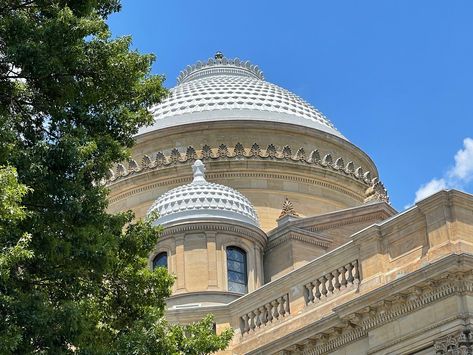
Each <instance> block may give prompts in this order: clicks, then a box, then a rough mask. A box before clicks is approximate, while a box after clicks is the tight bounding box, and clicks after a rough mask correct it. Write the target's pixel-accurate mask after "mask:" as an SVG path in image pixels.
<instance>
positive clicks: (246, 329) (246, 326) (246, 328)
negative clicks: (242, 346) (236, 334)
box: [241, 314, 250, 334]
mask: <svg viewBox="0 0 473 355" xmlns="http://www.w3.org/2000/svg"><path fill="white" fill-rule="evenodd" d="M241 320H242V321H243V329H242V333H243V334H245V333H248V332H249V331H250V324H249V323H248V314H244V315H243V316H241Z"/></svg>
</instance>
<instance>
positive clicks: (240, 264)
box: [227, 246, 248, 293]
mask: <svg viewBox="0 0 473 355" xmlns="http://www.w3.org/2000/svg"><path fill="white" fill-rule="evenodd" d="M246 273H247V270H246V253H245V251H244V250H242V249H240V248H238V247H233V246H232V247H227V275H228V291H231V292H238V293H247V292H248V286H247V283H248V278H247V276H246Z"/></svg>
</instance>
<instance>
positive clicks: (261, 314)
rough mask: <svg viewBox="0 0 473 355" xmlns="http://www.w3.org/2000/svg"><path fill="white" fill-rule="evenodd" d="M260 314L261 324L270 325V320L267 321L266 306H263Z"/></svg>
mask: <svg viewBox="0 0 473 355" xmlns="http://www.w3.org/2000/svg"><path fill="white" fill-rule="evenodd" d="M259 314H260V324H261V325H266V323H268V320H267V319H266V308H265V307H264V306H261V307H260V308H259Z"/></svg>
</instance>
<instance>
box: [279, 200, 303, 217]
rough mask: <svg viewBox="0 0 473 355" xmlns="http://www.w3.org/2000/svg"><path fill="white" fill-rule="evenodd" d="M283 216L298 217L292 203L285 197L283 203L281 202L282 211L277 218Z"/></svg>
mask: <svg viewBox="0 0 473 355" xmlns="http://www.w3.org/2000/svg"><path fill="white" fill-rule="evenodd" d="M284 216H294V217H299V214H297V212H296V210H295V208H294V205H293V204H292V202H291V201H290V200H289V199H288V198H287V197H286V199H285V200H284V203H283V204H282V211H281V214H280V215H279V218H283V217H284Z"/></svg>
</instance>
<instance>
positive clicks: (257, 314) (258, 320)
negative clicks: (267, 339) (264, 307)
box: [253, 308, 261, 328]
mask: <svg viewBox="0 0 473 355" xmlns="http://www.w3.org/2000/svg"><path fill="white" fill-rule="evenodd" d="M253 313H254V314H255V328H259V327H260V326H261V319H260V311H259V308H256V309H255V310H254V311H253Z"/></svg>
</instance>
